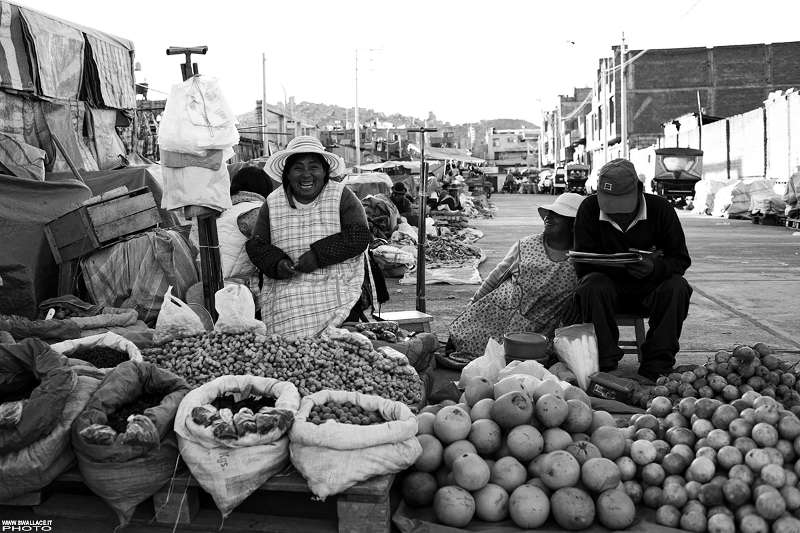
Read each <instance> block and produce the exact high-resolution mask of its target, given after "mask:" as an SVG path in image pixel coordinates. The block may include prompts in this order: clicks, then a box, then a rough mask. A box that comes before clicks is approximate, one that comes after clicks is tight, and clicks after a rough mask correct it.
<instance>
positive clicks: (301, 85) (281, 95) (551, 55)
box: [12, 0, 800, 124]
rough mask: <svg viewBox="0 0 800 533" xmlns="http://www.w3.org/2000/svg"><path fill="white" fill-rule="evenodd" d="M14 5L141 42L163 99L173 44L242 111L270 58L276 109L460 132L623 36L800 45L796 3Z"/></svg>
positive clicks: (581, 74)
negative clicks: (430, 123) (417, 121)
mask: <svg viewBox="0 0 800 533" xmlns="http://www.w3.org/2000/svg"><path fill="white" fill-rule="evenodd" d="M12 1H13V2H14V3H17V4H19V5H23V6H27V7H31V8H33V9H37V10H39V11H43V12H45V13H49V14H51V15H55V16H58V17H61V18H63V19H66V20H69V21H72V22H77V23H79V24H82V25H84V26H90V27H93V28H96V29H98V30H101V31H104V32H107V33H111V34H114V35H118V36H120V37H125V38H127V39H129V40H131V41H133V43H134V46H135V49H136V61H137V62H138V63H140V64H141V71H140V72H137V81H147V82H148V83H149V85H150V88H151V93H150V95H149V98H150V99H159V98H165V97H166V93H168V92H169V89H170V87H171V86H172V85H173V84H174V83H177V82H179V81H180V67H179V64H180V63H181V61H182V56H167V55H166V54H165V50H166V48H167V47H169V46H198V45H207V46H208V54H207V55H206V56H197V59H196V61H197V63H198V64H199V70H200V73H201V74H204V75H209V76H214V77H216V78H218V79H219V80H220V84H221V85H222V87H223V90H224V92H225V94H226V96H227V98H228V100H229V103H230V104H231V106H232V107H233V109H234V111H235V112H236V113H245V112H247V111H250V110H252V109H253V108H254V107H255V101H256V100H257V99H260V98H261V94H262V54H266V59H267V64H266V65H267V66H266V76H267V83H266V92H267V101H268V102H270V103H277V102H283V101H284V99H288V98H289V97H291V96H294V97H295V100H296V101H297V102H301V101H304V100H305V101H309V102H316V103H327V104H337V105H340V106H346V107H353V106H354V105H355V102H356V78H357V79H358V83H357V87H358V105H359V107H361V108H373V109H375V110H377V111H382V112H384V113H387V114H390V113H402V114H405V115H411V116H414V117H418V118H425V117H427V116H428V112H431V111H432V112H433V113H434V114H435V115H436V117H437V118H438V119H440V120H444V121H449V122H451V123H453V124H460V123H466V122H477V121H479V120H482V119H493V118H518V119H525V120H528V121H531V122H534V123H536V124H540V123H541V111H542V109H543V108H548V107H550V106H552V105H554V104H555V101H556V98H557V95H559V94H570V93H571V92H572V88H573V87H576V86H591V84H592V79H593V77H594V75H595V71H596V69H597V62H598V59H599V58H601V57H604V56H608V55H609V54H610V52H611V47H612V46H613V45H617V44H619V43H620V42H621V40H622V37H623V34H624V37H625V40H626V42H627V44H628V47H629V48H630V49H631V50H639V49H645V48H673V47H674V48H678V47H689V46H718V45H731V44H749V43H769V42H783V41H796V40H800V31H798V29H797V13H798V12H799V11H800V7H797V6H798V5H800V4H797V2H796V0H760V1H758V2H753V1H752V0H672V1H671V2H665V1H663V0H661V1H658V2H654V1H651V0H607V1H604V2H598V1H597V0H572V1H569V2H567V1H563V0H561V1H541V0H527V1H526V0H484V1H477V0H453V1H451V0H424V1H421V0H375V1H372V2H367V1H355V0H336V1H330V0H281V1H273V0H260V1H259V0H228V1H226V2H219V1H211V0H193V1H191V2H189V1H185V0H160V1H155V0H128V1H125V2H123V1H120V0H102V1H101V0H69V1H65V0H12ZM356 55H358V61H357V62H356ZM179 58H181V59H179ZM356 64H358V75H357V76H356Z"/></svg>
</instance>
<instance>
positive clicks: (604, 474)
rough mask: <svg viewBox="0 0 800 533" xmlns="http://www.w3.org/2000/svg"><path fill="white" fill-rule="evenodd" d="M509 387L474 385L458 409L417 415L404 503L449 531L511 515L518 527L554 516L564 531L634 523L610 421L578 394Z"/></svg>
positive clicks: (619, 444)
mask: <svg viewBox="0 0 800 533" xmlns="http://www.w3.org/2000/svg"><path fill="white" fill-rule="evenodd" d="M506 381H507V380H503V381H501V382H500V383H498V384H495V385H494V386H493V385H492V384H491V383H490V382H489V381H488V380H486V379H485V378H481V377H478V378H473V379H472V380H470V381H469V382H468V383H467V385H466V389H465V392H464V398H463V403H460V404H457V405H447V406H442V405H439V406H429V407H426V408H425V409H424V410H423V412H421V413H420V414H419V415H417V421H418V427H419V429H418V435H417V439H418V440H419V443H420V445H421V446H422V455H421V456H420V457H419V459H418V460H417V462H416V463H415V465H414V467H413V468H412V469H411V470H409V471H408V472H407V474H406V476H405V478H404V479H403V485H402V490H403V496H404V498H405V501H406V502H407V503H408V504H409V505H412V506H428V505H431V504H432V505H433V510H434V513H435V515H436V518H437V520H438V521H439V522H441V523H443V524H446V525H448V526H453V527H464V526H466V525H467V524H469V523H470V521H472V520H473V518H477V519H479V520H483V521H487V522H497V521H501V520H505V519H508V518H510V519H511V520H512V521H513V522H514V524H516V525H517V526H518V527H520V528H524V529H533V528H538V527H541V526H542V525H543V524H544V523H545V522H547V520H548V519H550V518H552V519H553V520H555V522H556V523H557V524H558V525H559V526H560V527H562V528H564V529H569V530H577V529H585V528H587V527H589V526H590V525H592V524H594V523H595V521H598V522H600V523H601V524H602V525H604V526H605V527H607V528H609V529H612V530H617V529H625V528H627V527H629V526H630V525H631V524H633V522H634V520H635V518H636V508H635V504H634V501H633V500H632V499H631V497H630V496H629V495H628V494H627V493H626V492H625V491H624V490H623V489H622V486H621V484H620V481H621V476H620V473H619V467H618V466H617V464H616V463H615V462H614V459H617V458H619V457H621V456H622V455H623V453H624V451H625V437H624V435H623V433H622V430H621V429H618V428H617V427H616V423H615V420H614V418H613V417H612V416H611V415H610V414H609V413H607V412H605V411H593V410H592V408H591V403H590V401H589V397H588V396H587V395H586V394H585V393H584V392H583V391H582V390H581V389H579V388H578V387H574V386H571V385H567V386H566V388H562V386H561V384H559V383H558V382H555V381H548V380H545V381H541V382H540V383H538V384H535V385H534V386H533V387H532V388H533V390H526V389H525V387H524V386H523V385H522V382H518V383H519V388H518V389H517V390H510V391H504V390H503V389H502V388H500V389H498V385H500V384H501V383H505V382H506Z"/></svg>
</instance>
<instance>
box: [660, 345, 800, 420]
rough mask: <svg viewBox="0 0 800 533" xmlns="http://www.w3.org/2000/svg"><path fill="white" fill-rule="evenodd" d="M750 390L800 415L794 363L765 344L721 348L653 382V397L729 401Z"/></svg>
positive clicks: (798, 387)
mask: <svg viewBox="0 0 800 533" xmlns="http://www.w3.org/2000/svg"><path fill="white" fill-rule="evenodd" d="M749 391H756V392H759V393H761V395H762V396H770V397H772V398H775V399H777V400H778V401H780V402H781V403H782V404H783V405H784V407H786V408H787V409H789V408H794V407H797V409H795V412H796V413H797V414H800V380H798V379H797V374H796V372H795V367H794V365H792V364H790V363H788V362H785V361H781V360H780V359H779V358H778V357H776V356H775V355H773V354H772V350H771V349H770V348H769V347H768V346H767V345H766V344H764V343H756V344H754V345H753V346H752V347H751V346H744V345H739V346H735V347H734V348H733V350H732V351H730V352H729V351H726V350H720V351H719V352H717V353H716V354H715V355H714V356H713V357H712V358H710V359H709V361H708V362H707V363H705V364H704V365H702V366H698V367H696V368H694V369H692V370H687V371H685V372H682V373H673V374H670V375H669V376H665V377H661V378H659V379H658V381H656V387H654V388H653V391H652V396H653V397H655V396H666V397H668V398H670V400H672V401H673V402H677V401H678V400H680V399H681V398H717V399H719V400H722V401H724V402H732V401H734V400H737V399H739V398H741V397H742V395H743V394H745V393H747V392H749Z"/></svg>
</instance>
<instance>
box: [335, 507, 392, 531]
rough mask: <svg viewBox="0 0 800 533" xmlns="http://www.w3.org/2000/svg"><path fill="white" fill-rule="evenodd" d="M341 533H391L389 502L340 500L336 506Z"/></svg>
mask: <svg viewBox="0 0 800 533" xmlns="http://www.w3.org/2000/svg"><path fill="white" fill-rule="evenodd" d="M336 508H337V514H338V515H339V533H387V532H389V531H391V518H392V517H391V512H390V508H389V501H388V500H387V501H385V502H382V503H362V502H352V501H349V500H347V499H344V498H340V499H339V500H338V502H337V504H336Z"/></svg>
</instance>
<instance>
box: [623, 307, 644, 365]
mask: <svg viewBox="0 0 800 533" xmlns="http://www.w3.org/2000/svg"><path fill="white" fill-rule="evenodd" d="M615 318H616V320H617V326H633V330H634V332H635V334H636V340H633V341H623V340H620V341H619V347H620V348H622V351H623V352H624V353H635V354H636V357H637V359H638V361H639V362H640V363H641V362H642V344H644V335H645V329H644V319H645V318H647V317H645V316H640V315H628V314H621V315H616V317H615Z"/></svg>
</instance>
